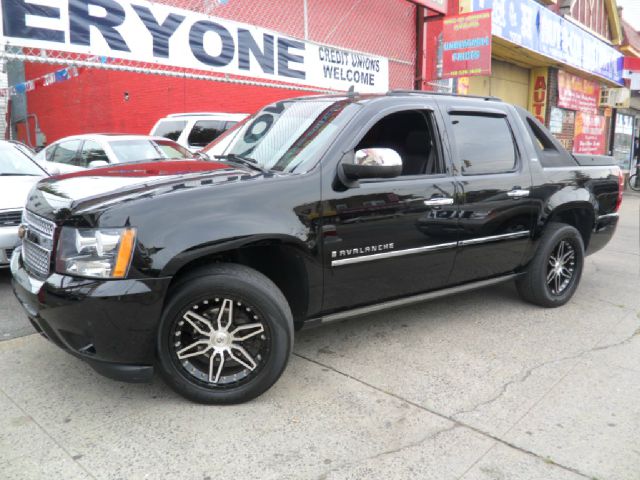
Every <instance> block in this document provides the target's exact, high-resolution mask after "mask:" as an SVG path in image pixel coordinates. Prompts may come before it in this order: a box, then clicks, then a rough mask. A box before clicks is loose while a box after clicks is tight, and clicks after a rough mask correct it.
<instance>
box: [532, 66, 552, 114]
mask: <svg viewBox="0 0 640 480" xmlns="http://www.w3.org/2000/svg"><path fill="white" fill-rule="evenodd" d="M529 78H530V80H529V83H530V85H529V111H530V112H531V113H533V115H534V116H535V117H536V118H537V119H538V120H539V121H540V123H542V124H543V125H544V124H545V123H546V120H547V97H548V95H549V90H548V88H547V85H548V82H549V69H548V68H534V69H532V70H531V74H530V76H529Z"/></svg>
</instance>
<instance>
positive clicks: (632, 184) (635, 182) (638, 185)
mask: <svg viewBox="0 0 640 480" xmlns="http://www.w3.org/2000/svg"><path fill="white" fill-rule="evenodd" d="M629 188H630V189H631V190H634V191H636V192H638V191H640V180H639V179H638V174H637V173H634V174H633V175H631V176H630V177H629Z"/></svg>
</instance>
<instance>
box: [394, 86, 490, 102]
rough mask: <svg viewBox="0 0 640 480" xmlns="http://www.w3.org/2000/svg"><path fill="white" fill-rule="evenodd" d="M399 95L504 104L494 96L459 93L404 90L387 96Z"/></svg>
mask: <svg viewBox="0 0 640 480" xmlns="http://www.w3.org/2000/svg"><path fill="white" fill-rule="evenodd" d="M397 94H401V95H407V94H409V95H437V96H442V97H463V98H479V99H481V100H487V101H496V102H502V99H501V98H499V97H493V96H490V95H461V94H458V93H444V92H429V91H427V90H403V89H399V90H389V91H388V92H387V95H397Z"/></svg>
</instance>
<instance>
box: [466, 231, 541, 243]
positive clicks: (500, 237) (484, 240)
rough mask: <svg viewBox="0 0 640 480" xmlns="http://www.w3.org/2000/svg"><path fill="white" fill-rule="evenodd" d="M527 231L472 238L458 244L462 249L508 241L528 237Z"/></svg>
mask: <svg viewBox="0 0 640 480" xmlns="http://www.w3.org/2000/svg"><path fill="white" fill-rule="evenodd" d="M529 233H530V232H529V230H523V231H522V232H514V233H503V234H501V235H490V236H488V237H479V238H472V239H470V240H460V241H459V242H458V244H459V245H460V246H462V247H464V246H465V245H477V244H479V243H489V242H497V241H499V240H509V239H515V238H524V237H528V236H529Z"/></svg>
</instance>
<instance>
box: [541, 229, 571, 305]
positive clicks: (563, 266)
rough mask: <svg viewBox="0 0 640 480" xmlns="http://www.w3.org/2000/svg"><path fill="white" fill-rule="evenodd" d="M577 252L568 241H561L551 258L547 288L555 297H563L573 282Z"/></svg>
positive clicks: (548, 266) (548, 267)
mask: <svg viewBox="0 0 640 480" xmlns="http://www.w3.org/2000/svg"><path fill="white" fill-rule="evenodd" d="M575 269H576V251H575V249H574V247H573V245H572V244H571V243H570V242H568V241H567V240H561V241H560V242H559V243H558V245H556V247H555V248H554V249H553V251H552V252H551V255H550V256H549V263H548V265H547V287H548V288H549V291H550V292H551V294H553V295H562V294H563V293H564V291H565V290H566V289H567V287H568V286H569V285H570V284H571V281H572V280H573V277H574V274H575Z"/></svg>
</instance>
